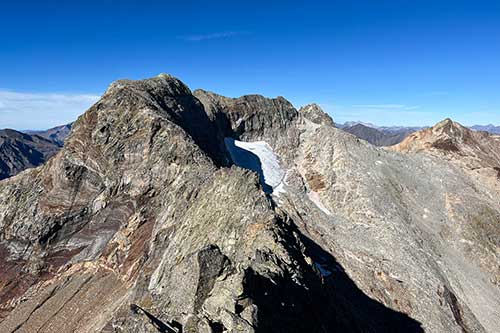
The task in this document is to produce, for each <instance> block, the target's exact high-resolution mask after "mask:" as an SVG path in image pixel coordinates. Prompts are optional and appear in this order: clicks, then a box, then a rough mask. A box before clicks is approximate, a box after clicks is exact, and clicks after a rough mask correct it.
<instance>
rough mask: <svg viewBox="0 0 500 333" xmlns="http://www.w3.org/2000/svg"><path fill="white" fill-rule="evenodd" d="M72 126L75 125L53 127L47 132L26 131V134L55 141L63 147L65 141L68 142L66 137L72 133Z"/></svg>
mask: <svg viewBox="0 0 500 333" xmlns="http://www.w3.org/2000/svg"><path fill="white" fill-rule="evenodd" d="M71 125H73V123H70V124H66V125H61V126H57V127H53V128H50V129H48V130H45V131H26V132H25V133H27V134H35V135H38V136H41V137H43V138H46V139H48V140H50V141H54V142H55V143H57V144H58V145H59V146H61V147H62V146H63V144H64V140H66V137H67V136H68V134H69V132H70V131H71Z"/></svg>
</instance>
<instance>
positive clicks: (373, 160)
mask: <svg viewBox="0 0 500 333" xmlns="http://www.w3.org/2000/svg"><path fill="white" fill-rule="evenodd" d="M312 109H316V108H314V107H312ZM313 111H314V110H313ZM317 111H318V110H317V109H316V110H315V112H312V113H311V112H309V111H304V110H302V111H300V112H298V111H297V110H296V109H295V108H293V106H292V105H291V104H290V103H289V102H288V101H286V100H285V99H284V98H281V97H279V98H276V99H267V98H264V97H262V96H257V95H252V96H245V97H241V98H236V99H232V98H226V97H222V96H219V95H216V94H213V93H210V92H205V91H195V92H194V93H191V91H190V90H189V89H188V88H187V87H186V86H185V85H184V84H183V83H182V82H180V81H179V80H177V79H175V78H173V77H171V76H169V75H166V74H162V75H160V76H159V77H156V78H152V79H148V80H141V81H128V80H122V81H117V82H115V83H113V84H112V85H111V86H110V87H109V89H108V90H107V92H106V93H105V94H104V95H103V97H102V98H101V100H100V101H98V102H97V103H96V104H95V105H93V106H92V107H91V108H90V109H89V110H88V111H87V112H86V113H85V114H84V115H82V116H81V117H80V118H79V119H78V120H77V121H76V122H75V124H74V126H73V128H72V131H71V134H70V136H69V137H68V139H67V141H66V143H65V145H64V148H63V149H62V150H61V151H60V152H59V153H58V154H57V155H56V156H55V157H54V158H52V159H51V160H50V161H49V162H48V163H47V164H45V165H43V166H41V167H39V168H37V169H31V170H28V171H25V172H23V173H21V174H20V175H18V176H16V177H14V178H11V179H7V180H4V181H2V182H0V254H1V256H0V261H1V262H0V267H1V269H0V318H1V319H0V331H1V332H14V331H16V332H33V331H38V332H54V331H57V332H67V331H75V332H96V331H97V332H180V331H182V332H332V331H337V330H338V331H355V332H356V331H359V332H366V331H375V332H378V331H380V332H387V331H397V332H403V331H404V332H420V331H422V330H427V331H431V332H445V331H446V332H448V331H449V332H455V331H456V332H459V331H471V332H472V331H474V332H481V331H490V332H494V331H496V328H497V326H496V325H497V320H496V318H498V309H499V308H500V306H499V305H500V304H499V299H500V297H499V292H498V276H499V271H498V251H497V249H498V236H499V235H500V232H499V230H498V225H499V224H498V216H500V203H499V202H498V200H495V197H492V196H491V192H488V190H487V189H486V187H484V188H482V187H477V186H475V185H476V184H478V183H476V182H475V181H474V180H472V179H471V176H470V174H469V173H468V172H466V171H465V170H463V169H462V168H461V167H459V166H457V165H455V164H452V163H450V162H449V161H447V160H445V159H442V158H440V157H438V156H429V155H426V154H407V155H403V154H401V153H398V152H393V151H385V150H381V149H378V148H375V147H373V146H371V145H369V144H367V143H364V142H360V141H359V140H357V139H356V138H355V137H353V136H351V135H350V134H347V133H345V132H343V131H341V130H339V129H336V128H334V127H333V124H332V123H330V122H329V121H328V120H327V119H326V120H325V119H322V118H321V119H320V120H318V118H316V117H315V116H316V115H318V112H317ZM313 116H314V117H313ZM227 138H230V139H232V140H235V141H239V142H245V143H247V145H246V146H245V147H250V148H252V147H255V146H256V145H255V142H260V143H259V145H260V146H265V147H266V151H268V152H271V151H272V154H273V156H276V157H277V158H278V159H279V163H278V164H279V166H280V168H282V169H283V170H284V174H285V176H284V178H283V180H282V183H280V184H279V186H280V188H279V191H278V190H274V191H271V192H269V191H268V192H266V191H264V187H263V186H262V184H261V183H260V182H259V177H258V175H257V174H256V173H255V172H252V171H250V170H245V169H243V168H240V167H238V166H236V165H234V164H235V162H237V161H234V160H233V159H234V154H233V155H231V153H230V152H229V151H228V149H227V146H226V144H225V139H227ZM226 141H227V140H226ZM264 143H265V145H264ZM260 146H259V147H260ZM250 148H249V149H248V150H247V153H248V154H250V153H251V149H250ZM268 148H269V149H268ZM233 153H234V152H233ZM254 155H255V156H253V157H255V158H257V160H256V161H257V162H260V163H261V165H262V167H263V168H264V167H266V168H267V167H268V166H269V165H270V164H266V163H267V162H266V161H265V160H264V159H263V158H262V156H263V155H262V154H260V155H259V154H257V152H255V154H254ZM257 165H258V163H257ZM273 165H274V164H273ZM266 170H267V169H266ZM264 171H265V170H264ZM268 171H269V170H268ZM271 171H272V170H271ZM264 176H265V173H264ZM264 180H266V179H265V177H264ZM261 181H262V179H261Z"/></svg>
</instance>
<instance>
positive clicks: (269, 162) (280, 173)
mask: <svg viewBox="0 0 500 333" xmlns="http://www.w3.org/2000/svg"><path fill="white" fill-rule="evenodd" d="M224 143H225V144H226V148H227V150H228V151H229V154H230V155H231V158H232V160H233V162H234V163H235V164H236V165H238V166H240V167H242V168H245V169H249V170H252V171H255V172H257V173H258V175H259V178H260V181H261V183H262V185H263V187H264V190H265V191H266V192H269V193H272V192H273V190H274V192H278V193H282V192H284V188H283V181H284V178H285V171H284V170H283V169H282V168H281V166H280V164H279V161H278V157H277V156H276V154H275V153H274V152H273V150H272V148H271V147H270V146H269V145H268V144H267V143H266V142H265V141H255V142H243V141H238V140H234V139H232V138H225V139H224Z"/></svg>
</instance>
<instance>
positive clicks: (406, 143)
mask: <svg viewBox="0 0 500 333" xmlns="http://www.w3.org/2000/svg"><path fill="white" fill-rule="evenodd" d="M483 136H484V133H479V132H474V131H472V130H471V129H468V128H467V127H465V126H462V125H461V124H459V123H457V122H455V121H453V120H451V119H449V118H447V119H445V120H443V121H441V122H439V123H437V124H436V125H434V126H433V127H430V128H427V129H423V130H420V131H417V132H415V133H412V134H410V135H409V136H408V137H407V138H406V139H405V140H403V141H402V142H401V143H399V144H397V145H395V146H394V149H395V150H399V151H421V150H431V149H437V150H440V151H442V152H459V151H461V150H462V149H465V148H466V146H470V145H473V144H474V143H477V140H479V139H480V138H481V137H483Z"/></svg>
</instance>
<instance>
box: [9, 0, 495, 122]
mask: <svg viewBox="0 0 500 333" xmlns="http://www.w3.org/2000/svg"><path fill="white" fill-rule="evenodd" d="M160 72H167V73H171V74H173V75H175V76H177V77H179V78H180V79H182V80H183V81H184V82H185V83H187V84H188V85H189V86H190V87H191V88H192V89H195V88H204V89H207V90H212V91H215V92H218V93H221V94H224V95H228V96H240V95H243V94H249V93H259V94H263V95H266V96H277V95H282V96H285V97H286V98H288V99H289V100H290V101H291V102H292V103H294V105H295V106H297V107H298V106H300V105H303V104H306V103H309V102H317V103H319V104H321V105H322V106H323V107H324V109H325V110H327V111H328V112H329V113H330V114H331V115H332V116H333V117H334V119H335V120H337V121H339V122H344V121H346V120H363V121H366V122H372V123H375V124H379V125H394V124H398V125H429V124H432V123H434V122H437V121H439V120H441V119H443V118H445V117H451V118H454V119H456V120H458V121H460V122H463V123H465V124H468V125H471V124H475V123H480V124H486V123H494V124H500V89H499V88H500V1H473V0H470V1H461V0H433V1H426V0H413V1H405V0H392V1H383V0H379V1H375V0H365V1H357V0H345V1H316V2H314V1H295V2H293V1H245V2H243V1H203V2H202V1H196V2H195V1H172V2H170V1H148V0H143V1H110V0H107V1H106V0H103V1H90V0H89V1H22V0H18V1H8V2H4V3H2V8H1V11H0V127H14V128H18V129H24V128H44V127H48V126H52V125H56V124H59V123H63V122H66V121H69V120H71V119H73V118H75V117H76V115H77V114H79V113H82V112H83V111H84V110H85V108H86V107H87V106H88V105H90V104H91V103H92V102H93V101H94V100H95V98H96V97H95V96H98V95H100V94H102V92H103V91H104V90H105V89H106V87H107V86H108V85H109V83H110V82H112V81H114V80H116V79H119V78H131V79H139V78H145V77H150V76H154V75H157V74H158V73H160Z"/></svg>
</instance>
